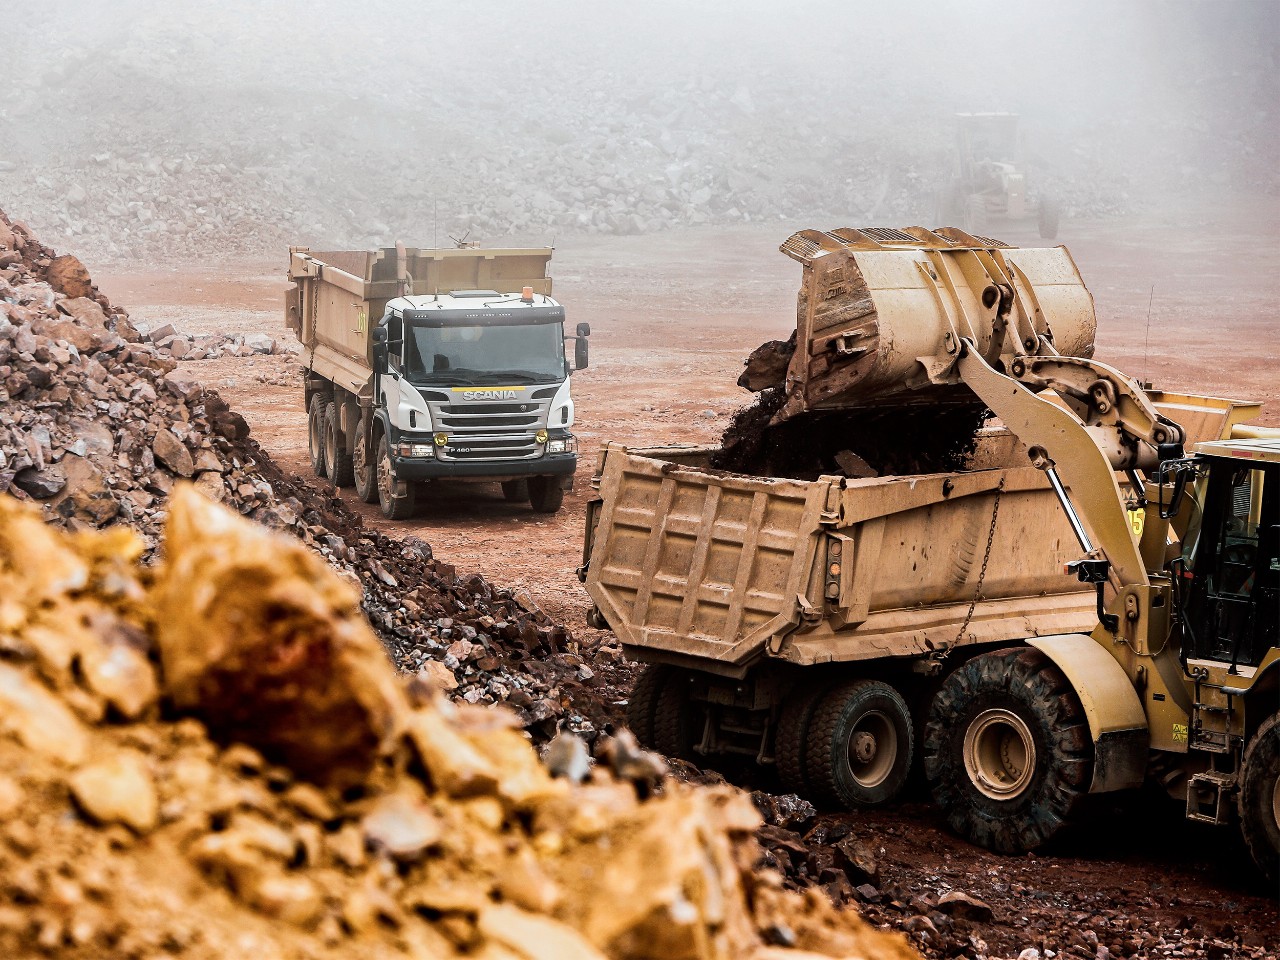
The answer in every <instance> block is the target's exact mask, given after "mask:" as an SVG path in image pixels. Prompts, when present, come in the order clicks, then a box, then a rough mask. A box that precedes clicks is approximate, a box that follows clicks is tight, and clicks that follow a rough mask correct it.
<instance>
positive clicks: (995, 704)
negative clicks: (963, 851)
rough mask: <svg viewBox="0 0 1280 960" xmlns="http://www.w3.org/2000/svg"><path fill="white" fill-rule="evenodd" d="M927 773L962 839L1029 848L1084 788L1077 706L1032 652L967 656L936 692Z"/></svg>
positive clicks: (1086, 753)
mask: <svg viewBox="0 0 1280 960" xmlns="http://www.w3.org/2000/svg"><path fill="white" fill-rule="evenodd" d="M924 773H925V778H926V779H927V780H928V782H929V787H930V789H931V790H932V791H933V797H934V800H935V801H936V802H937V803H938V805H939V806H940V807H942V810H943V812H944V813H945V814H946V817H947V821H948V823H950V825H951V827H952V829H954V830H955V831H956V832H957V833H959V834H960V835H961V836H963V837H965V838H966V839H967V840H969V841H970V842H972V843H976V844H978V845H979V846H983V847H986V848H988V849H989V850H996V851H998V852H1000V853H1024V852H1026V851H1028V850H1034V849H1035V848H1036V847H1039V846H1042V845H1043V844H1044V843H1046V842H1047V841H1049V840H1051V839H1052V838H1053V837H1054V836H1055V835H1056V834H1058V833H1059V832H1060V831H1061V830H1062V828H1063V827H1065V826H1066V825H1067V824H1068V823H1069V821H1070V820H1071V816H1072V814H1073V813H1074V812H1075V811H1076V809H1077V807H1078V805H1079V803H1080V801H1081V799H1082V798H1083V797H1084V796H1085V794H1087V793H1088V792H1089V783H1090V780H1091V778H1092V775H1093V741H1092V739H1091V738H1090V736H1089V726H1088V723H1087V722H1086V720H1085V715H1084V708H1083V707H1082V706H1081V705H1080V700H1079V698H1078V697H1077V696H1076V694H1075V691H1074V690H1073V689H1072V687H1071V683H1070V682H1069V681H1068V680H1067V678H1066V677H1065V676H1064V675H1063V673H1062V671H1061V670H1059V669H1058V668H1057V667H1056V666H1054V664H1053V663H1052V662H1051V661H1050V660H1049V658H1048V657H1047V656H1045V655H1044V654H1043V653H1041V652H1040V651H1039V650H1036V649H1034V648H1032V647H1015V648H1013V649H1011V650H996V651H993V652H991V653H986V654H983V655H982V656H978V657H974V658H973V659H972V660H970V661H968V662H967V663H965V664H963V665H962V666H960V667H958V668H957V669H956V670H955V671H954V672H953V673H952V674H951V676H949V677H947V679H946V681H945V682H944V683H943V684H942V687H941V688H940V689H939V690H938V693H937V694H936V695H935V696H934V698H933V704H932V706H931V707H930V710H929V723H928V725H927V727H926V729H925V737H924Z"/></svg>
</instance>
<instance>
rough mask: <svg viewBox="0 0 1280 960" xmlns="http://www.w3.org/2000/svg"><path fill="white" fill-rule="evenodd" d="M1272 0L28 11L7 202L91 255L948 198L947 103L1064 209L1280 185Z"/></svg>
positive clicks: (1113, 211)
mask: <svg viewBox="0 0 1280 960" xmlns="http://www.w3.org/2000/svg"><path fill="white" fill-rule="evenodd" d="M1278 24H1280V5H1276V4H1273V3H1229V4H1228V3H1132V2H1131V3H1123V4H1114V3H1085V4H1080V3H1070V4H1068V3H1053V4H1050V3H1043V4H1041V3H1035V4H1033V3H1021V4H1018V3H1013V4H1010V3H959V2H957V3H892V4H887V3H848V2H834V0H833V2H816V0H815V2H803V0H801V2H793V3H787V4H782V3H762V2H747V3H741V2H739V3H724V2H717V3H701V4H696V5H691V4H684V3H675V2H669V0H659V2H648V3H644V4H634V5H622V4H608V3H606V4H600V3H583V2H528V3H521V4H476V3H448V4H444V3H426V4H407V3H406V4H402V3H392V2H386V0H381V2H376V0H375V2H361V3H355V2H339V0H318V2H311V3H306V4H299V3H281V2H277V3H250V2H227V3H221V4H217V5H206V4H200V5H196V4H172V3H159V2H152V0H135V2H119V3H111V4H102V3H96V2H88V0H80V2H70V3H60V4H57V5H46V6H45V7H43V8H40V7H35V8H31V9H30V10H29V12H25V13H24V14H23V16H22V17H16V16H15V17H10V18H9V19H8V22H7V23H6V32H7V33H8V36H7V37H6V41H5V49H6V59H7V69H6V71H5V73H6V75H7V83H6V86H5V88H4V91H3V93H2V94H0V206H2V207H3V208H5V209H7V210H8V211H9V212H10V213H11V214H13V215H15V216H17V217H19V218H23V219H26V220H28V221H29V222H30V223H31V224H32V225H33V226H34V227H35V228H37V229H38V231H39V232H40V234H41V235H42V236H43V237H44V238H45V239H46V240H47V241H50V242H60V243H61V245H62V246H64V247H66V248H68V249H71V250H74V251H76V252H79V253H81V254H83V255H87V256H92V257H95V258H98V259H100V260H101V259H108V258H110V259H131V258H135V257H156V256H161V255H163V256H166V257H176V258H187V257H191V256H196V255H199V256H206V255H209V254H216V253H222V254H226V255H233V254H234V255H240V254H247V255H253V256H257V255H262V254H266V253H270V254H273V255H274V254H276V253H278V251H279V249H280V246H281V245H282V244H284V243H289V242H293V243H297V242H310V243H316V244H321V245H327V244H334V243H342V244H348V243H355V244H373V243H381V242H390V241H392V240H394V239H395V238H403V239H407V240H409V241H410V242H416V243H421V244H424V245H425V244H430V243H433V242H443V243H447V242H448V237H449V236H450V235H452V236H462V235H463V234H464V233H466V231H468V230H470V231H471V237H472V238H473V239H481V240H484V241H486V242H494V241H498V240H505V239H513V240H514V239H518V240H522V241H539V242H546V241H554V240H557V239H559V238H563V237H566V236H572V235H578V234H591V233H604V234H635V233H651V232H657V231H661V230H664V229H668V228H671V227H683V226H690V225H699V224H704V223H710V224H732V223H739V222H749V221H760V220H786V221H789V222H790V221H796V220H799V221H808V220H812V221H814V223H815V225H823V226H832V225H837V224H839V223H849V224H865V223H868V222H879V223H886V224H894V225H898V224H903V223H915V222H923V223H929V224H930V225H936V224H933V223H931V220H932V218H933V216H934V206H935V195H936V194H937V192H938V190H939V188H940V185H941V184H942V183H943V182H944V181H945V178H946V175H947V171H948V166H949V164H950V163H951V162H952V150H951V145H952V143H953V138H954V121H953V119H952V116H953V114H954V113H955V112H957V111H992V110H1006V111H1015V112H1017V113H1019V114H1021V116H1022V127H1023V133H1024V142H1025V147H1026V151H1025V156H1026V160H1027V163H1028V168H1029V180H1030V187H1031V192H1032V193H1033V194H1034V193H1037V192H1039V191H1041V190H1052V191H1053V192H1054V193H1056V194H1057V195H1058V196H1059V197H1060V199H1061V202H1062V205H1063V207H1064V214H1065V216H1066V217H1067V218H1068V220H1070V218H1072V217H1090V218H1096V217H1123V216H1128V215H1134V214H1144V213H1149V212H1151V211H1152V210H1159V211H1161V212H1164V213H1168V212H1170V211H1176V210H1177V209H1182V208H1188V207H1197V208H1199V207H1203V205H1204V203H1205V202H1208V201H1212V200H1214V199H1215V198H1217V197H1220V196H1223V195H1232V196H1234V197H1236V198H1239V197H1241V196H1250V197H1258V198H1265V202H1266V203H1268V204H1270V205H1271V206H1272V207H1273V208H1274V205H1275V195H1276V187H1277V182H1276V170H1275V164H1274V163H1273V162H1271V160H1270V158H1271V157H1273V156H1274V153H1275V147H1276V139H1277V132H1276V131H1277V129H1280V124H1278V123H1277V117H1276V108H1275V104H1276V94H1277V81H1276V68H1277V63H1276V59H1277V54H1276V49H1277V45H1276V37H1277V25H1278Z"/></svg>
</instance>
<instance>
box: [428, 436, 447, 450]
mask: <svg viewBox="0 0 1280 960" xmlns="http://www.w3.org/2000/svg"><path fill="white" fill-rule="evenodd" d="M431 439H432V440H434V441H435V442H436V446H437V447H443V446H444V445H445V444H446V443H448V442H449V435H448V434H447V433H437V434H436V435H435V436H434V437H432V438H431Z"/></svg>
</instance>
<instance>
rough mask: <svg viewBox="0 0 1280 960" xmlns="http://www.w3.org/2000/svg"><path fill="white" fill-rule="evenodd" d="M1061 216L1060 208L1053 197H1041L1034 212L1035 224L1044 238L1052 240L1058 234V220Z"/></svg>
mask: <svg viewBox="0 0 1280 960" xmlns="http://www.w3.org/2000/svg"><path fill="white" fill-rule="evenodd" d="M1061 217H1062V208H1061V207H1060V206H1059V205H1058V201H1057V200H1055V199H1054V198H1053V197H1041V198H1040V209H1039V211H1038V212H1037V214H1036V226H1037V227H1038V228H1039V231H1040V236H1041V238H1042V239H1044V240H1053V239H1056V238H1057V236H1058V221H1059V220H1060V219H1061Z"/></svg>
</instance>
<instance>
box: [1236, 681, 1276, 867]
mask: <svg viewBox="0 0 1280 960" xmlns="http://www.w3.org/2000/svg"><path fill="white" fill-rule="evenodd" d="M1273 696H1274V694H1273ZM1238 803H1239V805H1240V806H1239V812H1240V832H1241V833H1243V834H1244V842H1245V846H1247V847H1248V848H1249V854H1250V856H1252V857H1253V862H1254V863H1256V864H1257V865H1258V869H1259V870H1260V871H1262V875H1263V876H1264V877H1266V879H1267V884H1268V885H1269V886H1270V888H1271V890H1272V891H1274V890H1275V889H1276V884H1277V883H1280V714H1276V715H1275V716H1273V717H1271V718H1270V719H1268V720H1265V721H1263V724H1262V726H1261V727H1259V728H1258V732H1257V733H1255V734H1254V735H1253V736H1252V737H1251V738H1250V740H1249V745H1248V746H1247V747H1245V750H1244V763H1243V766H1242V769H1241V774H1240V797H1239V800H1238Z"/></svg>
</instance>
